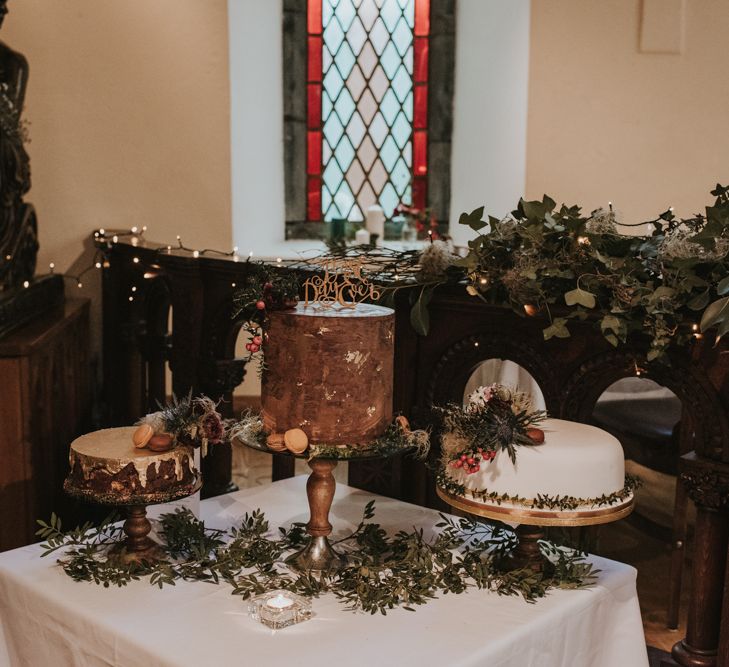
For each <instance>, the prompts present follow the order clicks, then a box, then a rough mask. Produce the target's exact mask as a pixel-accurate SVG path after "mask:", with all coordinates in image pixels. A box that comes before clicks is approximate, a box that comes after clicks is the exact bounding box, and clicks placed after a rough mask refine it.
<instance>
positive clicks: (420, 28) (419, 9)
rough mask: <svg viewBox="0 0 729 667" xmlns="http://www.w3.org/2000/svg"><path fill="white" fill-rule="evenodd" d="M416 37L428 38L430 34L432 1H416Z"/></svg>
mask: <svg viewBox="0 0 729 667" xmlns="http://www.w3.org/2000/svg"><path fill="white" fill-rule="evenodd" d="M414 34H415V36H416V37H427V36H428V35H429V34H430V0H415V30H414Z"/></svg>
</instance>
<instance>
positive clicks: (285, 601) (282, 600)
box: [266, 593, 294, 609]
mask: <svg viewBox="0 0 729 667" xmlns="http://www.w3.org/2000/svg"><path fill="white" fill-rule="evenodd" d="M293 604H294V601H293V600H292V599H291V598H288V597H286V596H285V595H283V594H282V593H279V594H278V595H276V596H275V597H272V598H269V599H268V600H266V606H267V607H271V609H288V608H289V607H290V606H291V605H293Z"/></svg>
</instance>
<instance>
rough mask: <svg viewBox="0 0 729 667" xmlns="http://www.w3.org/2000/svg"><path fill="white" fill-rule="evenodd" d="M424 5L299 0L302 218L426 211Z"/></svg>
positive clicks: (402, 0)
mask: <svg viewBox="0 0 729 667" xmlns="http://www.w3.org/2000/svg"><path fill="white" fill-rule="evenodd" d="M429 24H430V0H308V11H307V34H308V38H307V40H308V49H307V56H308V62H307V149H306V150H307V161H306V163H307V219H308V220H309V221H321V220H324V221H330V220H332V219H334V218H346V219H348V220H352V221H357V220H362V219H363V218H364V214H365V212H366V210H367V208H368V207H369V206H371V205H372V204H376V203H377V204H379V205H380V206H382V208H383V209H384V211H385V214H386V215H387V216H388V217H389V216H390V215H391V214H392V211H393V210H394V208H395V207H396V206H397V204H398V203H399V202H405V203H407V204H413V205H414V206H416V207H419V208H423V207H425V201H426V184H427V174H428V156H427V146H428V136H427V122H428V117H427V113H428V35H429V27H430V25H429Z"/></svg>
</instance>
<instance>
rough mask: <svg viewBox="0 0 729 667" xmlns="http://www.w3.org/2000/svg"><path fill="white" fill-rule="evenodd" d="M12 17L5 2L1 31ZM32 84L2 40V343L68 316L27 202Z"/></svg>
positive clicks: (20, 59)
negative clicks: (39, 268) (27, 113)
mask: <svg viewBox="0 0 729 667" xmlns="http://www.w3.org/2000/svg"><path fill="white" fill-rule="evenodd" d="M7 13H8V8H7V0H0V26H2V23H3V19H4V18H5V15H6V14H7ZM27 85H28V61H27V60H26V59H25V57H24V56H23V55H22V54H21V53H18V52H17V51H13V49H11V48H10V47H9V46H8V45H7V44H5V43H4V42H2V41H0V338H3V337H5V336H7V335H9V334H10V333H11V332H13V331H16V330H18V329H21V328H22V327H23V326H24V325H25V324H27V323H29V322H30V321H31V320H34V319H36V318H38V317H40V316H41V315H44V314H46V313H51V312H53V313H58V312H62V311H60V308H61V306H62V304H63V302H64V295H63V277H62V276H60V275H45V276H35V277H34V274H35V263H36V257H37V255H38V225H37V222H36V216H35V210H34V209H33V206H32V205H31V204H28V203H27V202H24V201H23V197H24V196H25V195H26V194H27V192H28V190H30V159H29V158H28V153H27V152H26V151H25V143H26V140H27V136H26V129H25V125H24V123H23V118H22V113H23V103H24V102H25V89H26V86H27ZM55 316H56V315H53V317H55Z"/></svg>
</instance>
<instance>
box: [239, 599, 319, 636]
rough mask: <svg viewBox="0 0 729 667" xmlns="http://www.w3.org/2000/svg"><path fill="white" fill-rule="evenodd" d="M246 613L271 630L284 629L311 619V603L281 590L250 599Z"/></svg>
mask: <svg viewBox="0 0 729 667" xmlns="http://www.w3.org/2000/svg"><path fill="white" fill-rule="evenodd" d="M248 613H249V614H250V615H251V618H253V619H254V620H256V621H260V622H261V623H263V624H264V625H267V626H268V627H269V628H272V629H273V630H278V629H279V628H285V627H287V626H289V625H294V624H295V623H301V622H302V621H308V620H309V619H310V618H311V601H310V600H307V599H306V598H304V597H301V596H300V595H297V594H296V593H291V592H290V591H285V590H281V589H277V590H273V591H268V592H267V593H263V594H262V595H257V596H256V597H254V598H251V599H250V600H249V602H248Z"/></svg>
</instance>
